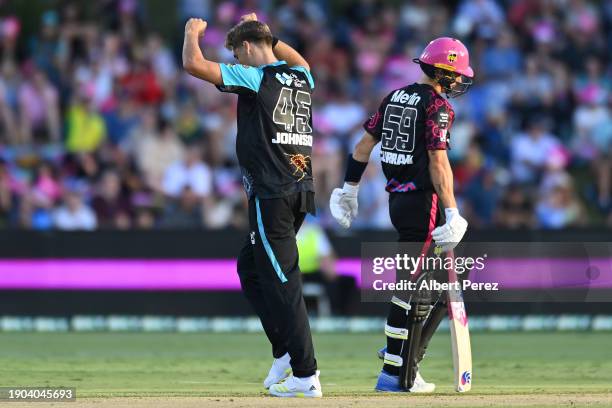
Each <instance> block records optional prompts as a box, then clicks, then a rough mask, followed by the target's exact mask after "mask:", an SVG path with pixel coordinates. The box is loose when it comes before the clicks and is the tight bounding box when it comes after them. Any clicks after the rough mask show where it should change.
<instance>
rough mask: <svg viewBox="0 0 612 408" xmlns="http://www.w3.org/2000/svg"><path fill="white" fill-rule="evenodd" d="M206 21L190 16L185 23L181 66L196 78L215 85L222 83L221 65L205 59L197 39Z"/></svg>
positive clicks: (202, 34) (201, 34)
mask: <svg viewBox="0 0 612 408" xmlns="http://www.w3.org/2000/svg"><path fill="white" fill-rule="evenodd" d="M206 26H207V23H206V21H204V20H202V19H200V18H190V19H189V20H188V21H187V24H185V39H184V41H183V68H184V69H185V71H187V72H189V74H191V75H193V76H194V77H196V78H200V79H202V80H204V81H207V82H210V83H212V84H215V85H223V78H222V77H221V67H219V64H218V63H217V62H214V61H209V60H207V59H206V58H205V57H204V55H203V54H202V50H201V49H200V44H199V39H200V38H201V37H203V36H204V32H205V31H206Z"/></svg>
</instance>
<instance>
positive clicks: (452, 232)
mask: <svg viewBox="0 0 612 408" xmlns="http://www.w3.org/2000/svg"><path fill="white" fill-rule="evenodd" d="M444 214H445V215H446V224H444V225H442V226H440V227H437V228H436V229H434V230H433V231H432V233H431V237H432V238H433V240H434V241H435V243H436V245H438V246H439V247H440V248H441V249H442V251H444V252H446V251H450V250H451V249H453V248H455V247H456V246H457V244H458V243H459V242H461V239H462V238H463V235H464V234H465V231H466V230H467V226H468V222H467V221H466V220H465V218H463V217H462V216H461V215H459V210H458V209H456V208H446V209H445V210H444Z"/></svg>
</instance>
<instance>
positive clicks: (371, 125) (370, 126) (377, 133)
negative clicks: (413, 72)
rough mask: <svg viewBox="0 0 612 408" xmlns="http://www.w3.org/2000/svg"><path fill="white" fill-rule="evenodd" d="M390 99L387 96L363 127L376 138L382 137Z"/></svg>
mask: <svg viewBox="0 0 612 408" xmlns="http://www.w3.org/2000/svg"><path fill="white" fill-rule="evenodd" d="M388 100H389V98H388V97H386V98H385V99H384V100H383V101H382V103H381V104H380V106H379V107H378V109H377V110H376V112H374V114H373V115H372V116H370V118H369V119H368V120H366V121H365V122H364V124H363V128H364V129H365V131H366V132H368V133H369V134H371V135H372V136H374V138H375V139H376V140H380V138H381V137H382V127H383V120H384V115H385V108H386V106H387V102H388Z"/></svg>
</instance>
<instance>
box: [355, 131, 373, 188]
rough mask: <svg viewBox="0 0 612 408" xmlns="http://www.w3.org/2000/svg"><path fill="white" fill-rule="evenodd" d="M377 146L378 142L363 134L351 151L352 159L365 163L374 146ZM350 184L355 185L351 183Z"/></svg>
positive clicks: (367, 134) (366, 133) (369, 135)
mask: <svg viewBox="0 0 612 408" xmlns="http://www.w3.org/2000/svg"><path fill="white" fill-rule="evenodd" d="M377 144H378V140H376V138H375V137H374V136H372V135H371V134H369V133H368V132H365V133H364V134H363V136H361V139H359V142H358V143H357V145H356V146H355V150H353V159H355V160H357V161H358V162H361V163H367V162H368V161H369V160H370V154H371V153H372V149H374V146H376V145H377ZM351 184H357V183H354V182H351Z"/></svg>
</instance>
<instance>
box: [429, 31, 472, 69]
mask: <svg viewBox="0 0 612 408" xmlns="http://www.w3.org/2000/svg"><path fill="white" fill-rule="evenodd" d="M419 61H420V62H422V63H425V64H428V65H433V66H434V67H436V68H441V69H446V70H448V71H452V72H456V73H457V74H461V75H465V76H466V77H468V78H473V77H474V70H472V67H470V53H469V52H468V50H467V48H466V46H465V45H463V43H462V42H461V41H459V40H458V39H456V38H450V37H440V38H436V39H435V40H433V41H431V42H430V43H429V44H427V47H425V49H424V50H423V53H422V54H421V56H420V57H419Z"/></svg>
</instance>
